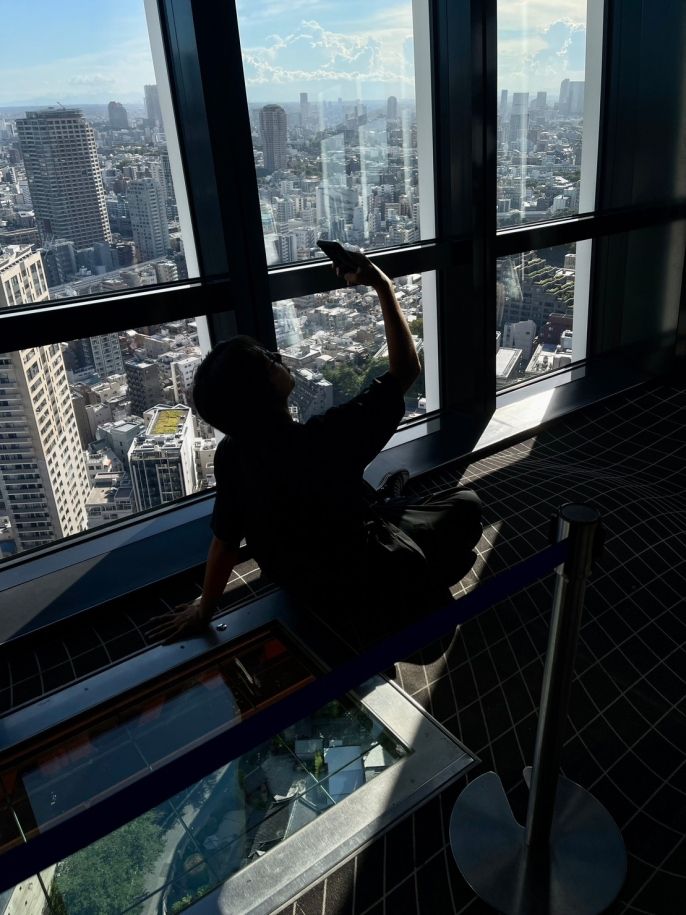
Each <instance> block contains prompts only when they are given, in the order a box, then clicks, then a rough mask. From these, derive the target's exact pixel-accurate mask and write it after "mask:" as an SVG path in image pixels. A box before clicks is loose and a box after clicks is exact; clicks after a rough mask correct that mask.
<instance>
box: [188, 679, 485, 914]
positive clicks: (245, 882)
mask: <svg viewBox="0 0 686 915" xmlns="http://www.w3.org/2000/svg"><path fill="white" fill-rule="evenodd" d="M356 695H357V698H358V699H359V700H360V701H361V702H362V704H363V706H364V707H365V709H368V710H369V711H370V712H371V713H372V714H373V715H374V717H375V718H377V719H378V720H380V721H381V722H382V724H384V725H385V727H387V728H388V729H389V730H390V731H392V732H393V733H394V734H395V736H397V737H398V738H399V740H401V741H402V742H403V743H404V744H405V745H406V746H407V747H408V748H409V749H410V750H411V752H410V754H409V755H408V756H405V757H403V758H402V759H400V760H398V761H397V762H396V763H395V765H393V766H392V767H391V768H389V769H388V770H386V771H385V772H383V773H381V774H380V775H379V776H377V777H376V778H375V779H373V780H372V781H371V782H369V783H368V784H366V785H364V786H363V787H362V788H360V789H359V790H358V791H356V792H355V793H354V794H352V795H350V796H349V797H347V798H345V800H343V801H341V802H340V803H338V804H337V805H336V806H335V807H333V808H331V809H329V810H328V811H327V812H326V817H323V816H322V817H318V818H317V819H316V820H314V821H313V822H311V823H309V824H308V825H307V826H305V827H303V828H302V829H300V830H299V831H298V832H296V833H295V834H294V835H292V836H290V837H289V838H288V839H285V840H284V841H282V842H281V843H280V844H279V845H277V846H276V847H274V848H273V849H271V850H270V851H269V852H268V853H267V854H265V855H264V857H263V858H261V859H259V860H257V861H254V862H253V863H252V864H250V865H248V866H247V867H245V868H243V869H242V870H241V871H239V872H238V873H236V874H234V875H233V876H231V877H229V879H228V880H226V881H225V882H224V883H223V884H222V886H220V887H218V888H217V889H215V890H213V891H212V892H210V893H209V894H208V895H207V896H205V897H203V898H201V899H199V900H198V901H197V902H195V903H193V904H192V906H191V907H189V909H187V911H188V912H192V913H193V915H205V913H207V915H210V913H213V915H216V913H217V912H221V913H222V915H270V913H273V912H275V911H278V910H279V909H281V908H283V907H284V906H285V905H287V904H288V903H289V902H291V901H293V900H294V899H295V898H296V897H297V896H298V895H300V894H301V893H302V892H303V891H304V890H306V889H307V888H308V887H310V886H313V885H314V884H315V883H317V882H318V881H319V880H321V879H322V878H323V877H324V876H326V874H328V873H330V872H331V871H333V870H334V869H335V868H337V867H339V866H340V865H342V864H343V863H344V862H345V861H346V860H347V859H349V858H350V857H352V856H353V855H354V854H356V853H357V852H359V851H360V850H361V849H362V848H363V847H364V846H365V845H367V844H369V842H370V841H372V840H373V839H375V838H377V837H378V836H379V835H381V834H382V833H383V832H385V831H386V830H387V829H389V828H390V827H391V826H392V825H393V824H394V823H395V822H397V821H398V820H400V819H402V818H403V817H404V816H407V815H409V814H410V813H411V812H412V811H413V810H415V809H417V808H418V807H419V806H421V805H422V804H424V803H426V802H427V801H428V800H429V799H430V798H431V797H433V796H434V795H435V794H437V793H438V792H439V791H440V790H441V789H443V788H445V787H447V785H449V784H450V783H451V782H453V781H455V779H457V778H459V777H460V776H463V775H466V774H467V773H468V772H469V771H470V770H471V769H472V768H473V767H474V766H476V765H478V763H479V762H480V760H479V758H478V757H477V756H476V755H475V754H473V753H471V752H470V751H469V750H467V749H466V747H464V745H463V744H461V743H460V742H459V741H458V740H457V739H456V738H454V737H452V736H451V735H450V734H449V733H448V732H447V731H446V730H445V729H444V728H443V727H441V725H439V724H438V722H436V721H435V720H434V719H433V718H431V716H430V715H429V714H428V712H425V711H424V710H423V709H422V708H421V707H420V706H419V705H417V704H416V703H415V702H414V701H413V700H412V699H411V698H410V697H409V696H407V695H406V694H404V693H403V692H402V691H401V690H400V689H398V688H397V687H396V686H395V685H393V684H392V683H389V682H388V681H386V680H385V679H383V678H382V677H374V678H372V679H371V680H369V681H368V682H367V683H365V684H364V685H363V686H362V687H360V688H359V689H358V690H357V691H356Z"/></svg>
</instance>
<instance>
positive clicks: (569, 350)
mask: <svg viewBox="0 0 686 915" xmlns="http://www.w3.org/2000/svg"><path fill="white" fill-rule="evenodd" d="M589 263H590V242H586V241H584V242H579V243H578V244H577V245H575V244H571V245H560V246H558V247H554V248H545V249H541V250H540V251H524V252H522V253H521V254H513V255H510V256H508V257H501V258H499V260H498V262H497V341H496V386H497V388H498V389H502V388H504V387H508V386H510V385H513V384H517V383H518V382H521V381H530V380H533V379H536V378H540V377H541V375H544V374H546V373H547V372H552V371H555V370H556V369H561V368H564V367H565V366H567V365H569V364H570V363H571V362H572V361H573V360H576V359H579V358H583V352H584V349H585V326H586V301H587V295H586V290H585V288H584V281H583V277H584V276H585V275H586V274H587V272H588V271H587V266H588V264H589ZM577 278H578V279H579V282H577ZM582 337H583V339H581V338H582Z"/></svg>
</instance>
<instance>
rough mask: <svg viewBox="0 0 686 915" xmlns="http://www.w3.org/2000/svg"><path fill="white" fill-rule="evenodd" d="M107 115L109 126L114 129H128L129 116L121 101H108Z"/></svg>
mask: <svg viewBox="0 0 686 915" xmlns="http://www.w3.org/2000/svg"><path fill="white" fill-rule="evenodd" d="M107 116H108V118H109V121H110V127H113V128H114V129H115V130H128V127H129V116H128V114H127V113H126V108H124V106H123V105H122V104H121V102H110V103H109V105H108V106H107Z"/></svg>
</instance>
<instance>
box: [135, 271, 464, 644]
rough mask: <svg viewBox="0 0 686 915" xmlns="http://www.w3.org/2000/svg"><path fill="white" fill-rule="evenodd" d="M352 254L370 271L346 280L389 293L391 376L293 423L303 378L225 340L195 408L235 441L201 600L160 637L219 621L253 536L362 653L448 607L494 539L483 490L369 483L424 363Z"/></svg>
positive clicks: (278, 571)
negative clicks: (396, 489) (485, 539)
mask: <svg viewBox="0 0 686 915" xmlns="http://www.w3.org/2000/svg"><path fill="white" fill-rule="evenodd" d="M351 256H352V257H353V258H354V260H355V262H356V263H359V267H358V270H357V272H356V273H346V274H345V279H346V282H347V283H348V285H358V284H360V285H367V286H372V287H373V288H374V290H375V291H376V293H377V295H378V296H379V301H380V304H381V310H382V314H383V320H384V328H385V332H386V340H387V343H388V359H389V369H388V371H387V372H386V374H384V375H383V376H381V377H380V378H378V379H376V380H375V381H373V382H372V383H371V385H370V386H369V387H368V388H367V389H366V390H365V391H363V392H362V393H361V394H359V395H358V396H357V397H354V398H352V400H350V401H348V402H347V403H345V404H343V405H342V406H339V407H333V408H331V409H330V410H327V412H326V413H324V414H322V415H321V416H315V417H313V418H312V419H310V420H309V421H308V422H306V423H304V424H299V423H297V422H294V421H293V419H292V417H291V415H290V413H289V409H288V397H289V394H290V393H291V391H292V390H293V387H294V380H293V377H292V375H291V373H290V371H289V370H288V369H287V368H286V367H285V366H284V365H283V364H282V362H281V357H280V355H279V354H278V353H272V352H269V351H268V350H266V349H265V348H264V347H262V346H261V345H260V344H259V343H257V342H256V341H255V340H252V339H251V338H249V337H236V338H234V339H232V340H229V341H225V342H222V343H219V344H218V345H217V346H216V347H215V348H214V349H213V350H212V352H211V353H209V354H208V356H207V357H206V358H205V359H204V361H203V363H202V364H201V366H200V367H199V369H198V372H197V375H196V379H195V384H194V389H193V397H194V401H195V405H196V409H197V411H198V413H199V414H200V415H201V416H202V417H203V419H205V420H206V421H207V422H208V423H211V424H212V425H213V426H214V427H216V428H217V429H219V430H221V431H222V432H224V433H225V434H226V437H225V438H224V439H223V440H222V441H221V442H220V444H219V445H218V447H217V452H216V456H215V464H214V468H215V478H216V484H217V489H216V501H215V507H214V513H213V516H212V531H213V534H214V536H213V538H212V543H211V545H210V550H209V555H208V558H207V567H206V572H205V580H204V585H203V593H202V597H201V598H199V599H198V600H197V601H195V602H194V603H192V604H190V605H183V606H182V607H179V608H177V611H176V613H175V614H173V615H168V616H166V617H162V618H159V619H158V620H156V624H157V625H156V627H155V629H154V630H153V632H154V634H155V635H157V636H159V637H163V638H165V639H166V640H167V641H172V640H174V639H176V638H180V637H182V636H184V635H190V634H194V633H197V632H199V631H201V630H202V629H203V628H204V627H206V626H207V625H208V624H209V621H210V618H211V616H212V612H213V610H214V609H215V607H216V604H217V601H218V600H219V598H220V597H221V595H222V593H223V591H224V588H225V586H226V583H227V580H228V578H229V576H230V574H231V571H232V569H233V567H234V565H235V564H236V562H237V561H238V549H239V545H240V543H241V541H242V539H243V538H244V537H245V539H246V541H247V544H248V547H249V549H250V552H251V555H252V556H253V557H254V558H255V560H256V561H257V562H258V563H259V565H260V567H261V569H262V570H263V571H264V572H265V573H266V574H267V575H268V576H269V577H270V578H271V579H272V580H273V581H275V582H276V583H277V584H279V585H282V586H284V587H285V588H287V589H288V590H290V591H291V592H292V593H294V594H295V595H296V596H297V597H298V599H299V601H300V602H301V603H302V604H303V605H304V606H305V607H306V608H307V609H309V610H310V611H311V612H314V613H317V614H318V615H320V616H322V617H324V618H326V619H327V620H328V621H329V622H330V623H331V624H333V625H334V628H338V629H339V630H342V631H343V633H344V635H345V637H347V638H348V639H349V640H352V641H353V642H354V643H356V644H357V645H362V644H364V643H367V642H369V641H373V640H374V639H376V638H380V637H382V636H383V634H384V632H387V631H389V630H393V629H397V628H400V627H401V626H402V625H403V624H406V623H407V622H409V621H410V620H411V619H413V618H416V617H417V616H419V615H421V614H422V613H424V612H426V611H428V610H431V609H435V608H436V607H437V606H440V605H441V604H443V603H445V602H446V601H447V600H449V599H450V591H449V587H448V586H449V585H450V584H454V583H455V582H457V581H459V579H460V578H461V577H462V576H463V575H464V574H465V573H466V572H467V571H468V569H469V568H470V567H471V565H472V563H473V560H474V554H473V552H472V547H473V546H474V545H475V544H476V543H477V541H478V540H479V537H480V536H481V510H480V503H479V500H478V498H477V497H476V495H475V494H474V493H472V492H470V491H468V490H455V491H453V492H450V493H448V494H445V495H441V496H440V497H439V498H438V499H437V500H431V501H425V502H424V503H423V504H416V503H414V504H408V503H407V502H406V501H403V500H402V499H391V500H389V501H382V499H381V497H380V496H379V494H377V493H376V491H375V490H373V489H372V487H370V486H369V485H368V484H367V483H365V482H364V480H363V476H362V475H363V471H364V469H365V467H366V466H367V464H369V463H370V461H372V460H373V458H374V457H376V455H377V454H378V453H379V452H380V451H381V449H382V448H383V447H384V445H385V444H386V443H387V442H388V440H389V439H390V437H391V436H392V435H393V433H394V432H395V430H396V428H397V426H398V424H399V422H400V421H401V419H402V417H403V415H404V412H405V402H404V397H403V395H404V393H405V392H406V391H407V390H408V389H409V387H410V386H411V385H412V383H413V382H414V381H415V379H416V378H417V376H418V375H419V372H420V363H419V358H418V356H417V351H416V348H415V345H414V341H413V339H412V335H411V333H410V330H409V327H408V325H407V321H406V320H405V317H404V315H403V313H402V311H401V310H400V307H399V305H398V302H397V300H396V297H395V293H394V291H393V284H392V283H391V281H390V280H389V279H388V277H386V276H385V275H384V274H383V273H382V272H381V271H380V270H379V269H378V268H377V267H375V266H374V265H373V264H372V263H371V261H369V260H368V258H366V257H365V256H364V255H362V254H354V255H351ZM337 272H338V273H339V275H340V270H338V269H337ZM393 483H395V484H398V483H402V476H401V475H398V476H397V477H396V478H394V479H393V480H392V481H391V484H393ZM392 488H393V486H392V485H391V487H390V489H391V491H392ZM391 494H392V492H391ZM336 624H340V625H336Z"/></svg>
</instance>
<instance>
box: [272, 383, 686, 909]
mask: <svg viewBox="0 0 686 915" xmlns="http://www.w3.org/2000/svg"><path fill="white" fill-rule="evenodd" d="M685 456H686V395H685V394H684V392H683V391H680V390H677V389H671V388H654V389H650V390H644V391H642V392H640V393H636V394H633V395H630V396H627V397H624V398H620V399H619V400H614V401H611V402H608V403H606V404H600V405H597V406H595V407H593V408H590V409H588V410H586V411H583V412H582V413H579V414H575V415H573V416H571V417H568V418H566V419H564V420H562V421H560V422H558V423H556V424H555V425H553V426H552V427H550V428H549V429H547V430H545V431H543V432H542V433H540V434H539V435H538V436H536V437H535V438H532V439H530V440H528V441H526V442H521V443H519V444H517V445H514V446H513V447H511V448H508V449H506V450H505V451H502V452H500V453H497V454H493V455H491V456H489V457H486V458H484V459H483V460H480V461H477V462H475V463H473V464H471V465H469V466H465V465H464V463H462V464H459V463H458V464H456V465H455V466H454V467H447V468H442V469H441V472H440V474H434V475H427V476H425V477H423V478H420V479H418V480H414V481H412V484H411V486H412V487H413V491H414V493H415V494H416V495H418V496H422V495H426V494H428V493H431V492H436V491H440V490H442V489H449V488H450V487H453V486H455V485H456V484H458V483H460V484H462V485H468V486H471V487H473V488H474V489H475V490H476V492H477V493H478V494H479V496H480V497H481V499H482V501H483V504H484V512H485V517H486V521H487V526H486V529H485V531H484V537H483V538H482V541H481V543H480V544H479V545H478V549H477V552H478V558H477V562H476V564H475V566H474V568H473V569H472V572H471V573H470V574H469V575H468V576H467V577H466V578H465V580H464V581H463V582H462V583H461V584H460V586H459V587H458V588H457V589H456V593H457V592H460V591H462V592H464V591H467V590H469V589H471V588H472V587H474V586H475V585H476V584H477V583H478V581H479V580H483V579H484V578H485V577H487V576H489V575H493V574H497V573H498V572H499V571H500V570H501V569H503V568H505V567H507V566H509V565H512V564H513V563H514V562H517V561H519V560H521V559H523V558H526V557H527V556H530V555H532V554H534V553H535V552H537V551H538V550H540V549H541V548H542V547H544V546H545V545H546V544H547V542H548V536H549V534H548V532H549V521H550V516H551V514H552V513H553V512H554V511H555V510H556V509H557V507H558V506H559V505H560V504H562V503H563V502H566V501H590V502H593V503H594V504H595V505H597V506H598V508H599V509H600V510H601V511H602V513H603V517H604V527H605V540H606V542H605V552H604V555H603V557H602V559H601V560H600V561H599V563H598V565H597V568H596V570H595V574H594V576H593V578H592V580H591V583H590V585H589V588H588V591H587V599H586V608H585V615H584V622H583V625H582V630H581V637H580V641H579V648H578V655H577V663H576V679H575V682H574V685H573V691H572V699H571V706H570V717H569V724H568V734H567V738H566V744H565V749H564V754H563V770H564V772H565V774H566V775H567V776H568V777H570V778H572V779H573V780H574V781H577V782H579V783H580V784H581V785H583V786H584V787H586V788H588V789H589V790H591V791H592V792H593V793H594V794H595V796H596V797H597V798H598V799H599V800H600V801H602V802H603V803H604V804H605V806H606V807H607V808H608V810H609V811H610V812H611V813H612V815H613V816H614V817H615V819H616V821H617V823H618V825H619V826H620V828H621V829H622V832H623V835H624V838H625V841H626V845H627V849H628V852H629V874H628V878H627V882H626V884H625V886H624V888H623V890H622V893H621V895H620V898H619V900H618V901H617V902H616V903H615V904H614V905H613V906H612V907H611V910H610V911H611V913H613V915H614V913H622V915H648V913H649V915H672V913H674V915H677V913H681V912H682V911H683V910H684V900H685V899H686V838H684V831H685V829H686V699H685V698H684V697H685V696H686V616H684V607H685V606H686V598H685V597H684V595H685V594H686V556H685V554H684V549H683V544H684V542H685V539H686V534H685V531H686V493H685V488H684V482H683V467H684V457H685ZM551 598H552V581H551V580H544V581H541V582H538V583H536V584H535V585H533V586H531V587H530V588H528V589H527V590H526V591H523V592H521V593H520V594H518V595H515V596H514V597H512V598H510V599H509V600H506V601H503V602H502V603H501V604H499V605H497V606H495V607H493V608H491V609H490V610H489V611H487V612H486V613H484V614H482V615H481V616H479V617H478V618H477V619H475V620H473V621H472V622H470V623H469V624H467V625H465V626H463V627H462V628H461V629H460V630H459V631H458V632H457V634H456V636H455V638H454V639H453V640H452V642H450V644H446V645H444V646H442V648H443V653H442V655H441V656H440V657H439V658H438V659H436V658H435V654H434V656H433V658H432V662H431V663H430V664H424V663H422V662H423V656H422V655H421V654H420V655H418V656H417V657H415V658H412V659H409V660H408V661H406V662H404V663H401V664H399V665H398V667H399V671H398V682H399V683H400V684H401V685H402V686H403V688H404V689H405V690H406V691H407V692H408V693H410V694H411V695H412V696H413V697H414V698H415V699H416V700H417V701H418V702H420V703H421V704H422V705H423V706H424V707H425V708H427V709H428V710H429V711H430V712H432V714H434V715H435V716H436V717H437V718H438V719H439V720H440V721H441V722H442V723H443V724H444V725H445V726H446V727H447V728H449V729H450V730H451V731H452V732H453V733H455V734H456V735H457V736H458V737H459V738H461V739H462V740H464V742H465V743H466V744H467V745H468V746H469V747H470V748H472V749H473V750H475V751H476V752H477V753H478V754H479V755H480V756H481V757H482V759H483V763H484V764H483V766H482V767H481V768H480V769H479V770H478V771H477V772H476V773H475V774H479V772H481V771H485V770H487V769H489V768H494V769H495V770H496V771H497V772H498V774H499V775H500V777H501V778H502V780H503V782H504V785H505V787H506V790H507V792H508V796H509V798H510V801H511V803H512V805H513V809H514V810H515V812H516V813H517V814H518V816H519V817H520V820H521V819H523V816H524V813H525V809H526V803H527V797H528V793H527V789H526V786H525V785H524V781H523V778H522V767H523V766H524V765H525V764H526V763H530V762H531V759H532V753H533V745H534V739H535V730H536V723H537V714H536V709H537V707H538V698H539V694H540V688H541V678H542V672H543V658H544V653H545V649H546V642H547V635H548V616H549V609H550V605H551ZM460 787H461V786H459V787H453V788H451V789H449V790H448V791H446V792H444V793H443V795H442V796H441V798H440V799H438V801H436V800H435V801H432V802H431V804H430V805H427V808H423V809H422V810H420V811H417V812H415V813H414V814H413V815H412V817H410V818H409V819H408V821H406V822H407V823H411V824H412V829H413V830H414V838H415V841H414V843H413V844H411V843H406V844H405V846H404V854H403V856H402V857H398V856H397V855H396V854H395V853H394V852H393V848H394V847H395V846H394V844H393V842H392V840H389V839H388V836H387V837H386V839H385V840H384V839H379V840H377V842H376V843H375V844H374V846H372V849H370V850H368V851H367V852H365V853H364V855H361V856H358V858H357V859H355V862H356V864H357V865H360V866H359V867H358V868H357V870H356V876H357V880H358V883H359V881H360V880H361V881H362V884H361V885H362V887H363V889H362V897H361V898H362V900H363V905H364V908H360V907H358V906H357V896H356V895H355V893H356V887H354V888H353V890H352V891H351V890H349V889H348V890H346V893H348V894H350V893H351V892H352V898H350V899H348V898H347V897H346V898H345V899H343V898H342V896H341V893H340V892H337V891H336V890H335V888H334V886H333V884H331V881H332V879H333V877H335V875H332V876H330V877H329V878H327V880H325V881H322V884H320V887H319V888H318V889H317V893H318V895H317V896H316V899H317V903H316V904H315V907H316V905H318V904H319V903H320V902H321V904H322V906H321V908H319V909H317V912H318V913H321V915H333V913H337V912H339V911H350V910H351V909H350V906H352V911H353V912H354V913H358V912H359V913H362V912H370V913H371V912H373V913H376V912H378V913H384V915H391V913H393V915H395V912H396V911H411V912H415V911H417V912H419V913H427V915H434V913H441V915H443V913H451V912H452V913H465V915H466V913H468V915H479V913H486V912H491V911H492V910H491V909H490V908H489V907H488V906H486V905H484V904H483V903H481V902H480V901H479V900H478V899H476V898H475V897H474V895H473V894H472V893H471V892H470V890H469V888H468V887H467V886H466V884H465V883H464V881H463V880H462V878H461V877H460V875H459V873H458V871H457V868H456V867H455V865H454V863H453V861H452V857H451V855H450V849H449V847H448V846H447V845H446V841H447V838H446V837H447V821H448V818H449V816H450V810H451V809H452V804H453V803H454V799H455V797H456V795H457V793H458V791H459V788H460ZM437 804H438V805H439V806H440V809H441V811H442V818H439V817H438V816H437V815H436V814H435V813H434V815H433V820H432V823H431V826H432V827H433V829H431V828H430V829H428V830H427V829H425V830H424V833H425V834H426V833H427V832H429V831H431V834H432V842H433V845H432V846H430V847H431V854H430V855H429V857H428V858H426V857H424V850H423V843H422V842H420V843H418V842H417V841H416V836H417V823H418V822H419V821H420V820H421V821H422V822H424V824H426V822H427V820H428V818H429V814H426V813H424V810H425V809H428V808H431V809H432V810H433V811H435V810H436V809H437V808H436V805H437ZM402 828H403V829H404V830H405V835H406V836H407V834H408V829H409V827H408V826H407V825H406V826H404V827H402ZM396 829H397V830H400V829H401V826H398V827H396ZM392 834H393V832H391V833H389V836H391V835H392ZM439 845H440V848H439V847H438V846H439ZM410 849H411V850H412V856H413V857H412V858H411V860H409V859H408V854H409V850H410ZM365 856H367V858H370V857H371V858H373V860H374V862H375V863H374V874H375V876H374V877H373V878H372V877H371V876H370V875H369V874H367V873H366V868H365V867H364V864H363V862H364V861H365V860H366V858H365ZM374 856H375V857H374ZM361 862H362V863H361ZM348 866H349V865H348ZM380 875H382V877H383V879H381V876H380ZM399 880H402V881H403V883H402V884H400V885H401V886H403V888H404V890H405V891H404V892H403V893H400V892H398V891H397V889H396V886H397V881H399ZM372 886H373V887H374V892H371V890H370V887H372ZM374 893H376V895H375V896H374ZM372 896H374V898H372ZM308 898H309V894H305V896H304V897H303V899H308ZM300 901H301V900H298V903H300ZM396 906H404V908H396ZM291 909H292V907H291ZM288 911H289V912H290V909H289V910H288ZM295 911H297V909H296V910H295Z"/></svg>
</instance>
